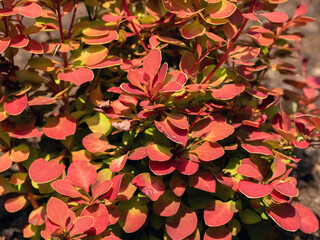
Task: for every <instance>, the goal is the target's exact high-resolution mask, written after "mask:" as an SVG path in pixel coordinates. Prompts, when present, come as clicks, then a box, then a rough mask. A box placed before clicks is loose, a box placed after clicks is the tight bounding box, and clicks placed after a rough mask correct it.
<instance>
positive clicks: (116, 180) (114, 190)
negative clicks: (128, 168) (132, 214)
mask: <svg viewBox="0 0 320 240" xmlns="http://www.w3.org/2000/svg"><path fill="white" fill-rule="evenodd" d="M122 177H123V174H118V175H116V176H114V177H113V178H112V179H111V182H112V187H111V189H110V190H109V191H108V192H107V193H106V194H105V195H103V196H102V197H100V199H109V201H110V202H112V201H114V200H115V199H116V198H117V196H118V193H119V190H120V186H121V181H122Z"/></svg>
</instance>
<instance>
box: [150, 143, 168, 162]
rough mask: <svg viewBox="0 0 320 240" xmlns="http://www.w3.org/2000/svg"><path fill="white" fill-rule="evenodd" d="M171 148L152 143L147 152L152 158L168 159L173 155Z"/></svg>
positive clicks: (161, 160) (155, 159)
mask: <svg viewBox="0 0 320 240" xmlns="http://www.w3.org/2000/svg"><path fill="white" fill-rule="evenodd" d="M171 150H172V149H171V148H169V147H164V146H161V145H158V144H155V143H150V144H149V145H148V147H147V153H148V156H149V158H150V159H151V160H153V161H158V162H165V161H168V160H169V159H170V158H171V157H172V153H171Z"/></svg>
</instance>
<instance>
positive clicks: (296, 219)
mask: <svg viewBox="0 0 320 240" xmlns="http://www.w3.org/2000/svg"><path fill="white" fill-rule="evenodd" d="M267 213H268V215H269V216H270V217H271V218H272V219H273V220H274V221H275V222H276V224H278V225H279V226H280V227H282V228H283V229H285V230H287V231H290V232H295V231H297V230H298V228H299V227H300V222H301V219H300V216H299V213H298V211H296V209H295V208H294V207H293V206H292V205H291V204H289V203H282V204H274V203H273V204H271V205H270V207H269V208H268V209H267Z"/></svg>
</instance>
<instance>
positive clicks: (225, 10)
mask: <svg viewBox="0 0 320 240" xmlns="http://www.w3.org/2000/svg"><path fill="white" fill-rule="evenodd" d="M236 9H237V7H236V5H235V4H234V3H231V2H229V1H227V0H221V1H220V2H218V3H215V4H209V5H208V7H207V8H206V11H207V12H208V13H209V14H210V17H211V18H214V19H221V18H227V17H230V16H231V15H232V14H233V13H234V11H235V10H236Z"/></svg>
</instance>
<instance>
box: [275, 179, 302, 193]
mask: <svg viewBox="0 0 320 240" xmlns="http://www.w3.org/2000/svg"><path fill="white" fill-rule="evenodd" d="M272 186H273V188H274V189H275V190H277V191H278V192H279V193H281V194H283V195H285V196H288V197H297V196H298V194H299V191H298V189H297V188H296V187H295V186H294V185H293V184H292V183H291V182H278V183H273V184H272Z"/></svg>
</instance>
